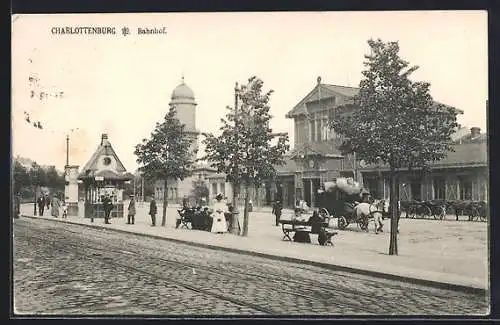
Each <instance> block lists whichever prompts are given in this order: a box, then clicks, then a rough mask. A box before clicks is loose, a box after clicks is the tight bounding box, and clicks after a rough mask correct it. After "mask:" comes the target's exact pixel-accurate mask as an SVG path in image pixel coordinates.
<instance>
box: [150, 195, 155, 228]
mask: <svg viewBox="0 0 500 325" xmlns="http://www.w3.org/2000/svg"><path fill="white" fill-rule="evenodd" d="M149 215H150V216H151V226H152V227H154V226H156V201H155V198H154V197H153V196H152V197H151V202H150V203H149Z"/></svg>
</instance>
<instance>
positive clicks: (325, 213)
mask: <svg viewBox="0 0 500 325" xmlns="http://www.w3.org/2000/svg"><path fill="white" fill-rule="evenodd" d="M318 213H319V215H320V217H323V218H330V217H331V216H330V213H329V212H328V210H327V209H325V208H322V209H320V210H319V212H318Z"/></svg>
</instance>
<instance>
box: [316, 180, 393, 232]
mask: <svg viewBox="0 0 500 325" xmlns="http://www.w3.org/2000/svg"><path fill="white" fill-rule="evenodd" d="M318 195H319V201H320V207H319V210H318V212H319V215H320V216H321V217H323V218H327V219H330V218H337V228H338V229H341V230H343V229H345V228H347V226H349V225H350V224H354V223H355V224H357V226H358V227H359V229H361V230H363V231H368V225H369V223H370V221H371V220H373V219H374V216H375V213H379V214H380V215H383V216H385V215H386V214H387V209H386V208H387V207H386V206H385V202H384V201H377V202H376V203H373V204H371V203H369V192H368V191H366V190H364V189H362V188H361V186H360V185H359V184H358V183H356V182H353V181H352V180H349V179H346V178H338V179H337V180H336V181H335V182H325V183H324V188H323V189H321V190H320V192H319V193H318ZM360 203H369V204H363V205H362V206H358V205H359V204H360ZM379 228H381V227H376V229H379Z"/></svg>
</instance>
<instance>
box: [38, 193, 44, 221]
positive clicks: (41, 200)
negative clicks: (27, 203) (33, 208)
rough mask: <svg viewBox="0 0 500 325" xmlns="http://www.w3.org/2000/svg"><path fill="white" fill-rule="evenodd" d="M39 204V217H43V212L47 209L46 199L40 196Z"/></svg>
mask: <svg viewBox="0 0 500 325" xmlns="http://www.w3.org/2000/svg"><path fill="white" fill-rule="evenodd" d="M37 203H38V215H40V216H43V211H44V209H45V199H44V197H43V196H40V197H39V198H38V200H37Z"/></svg>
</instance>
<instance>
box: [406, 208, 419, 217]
mask: <svg viewBox="0 0 500 325" xmlns="http://www.w3.org/2000/svg"><path fill="white" fill-rule="evenodd" d="M406 217H410V219H415V218H416V217H417V209H416V207H409V208H408V212H406Z"/></svg>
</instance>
